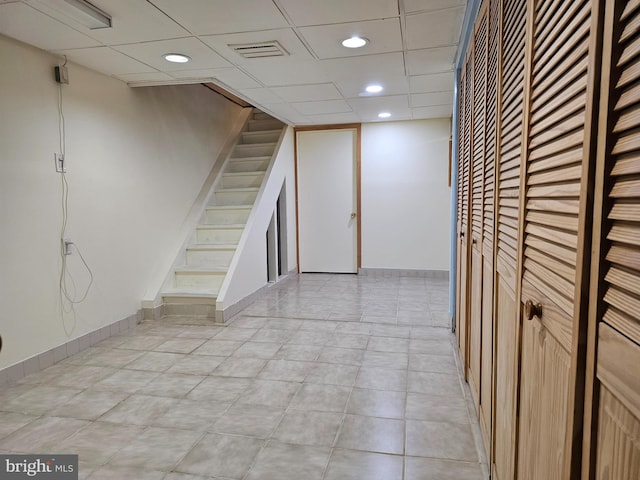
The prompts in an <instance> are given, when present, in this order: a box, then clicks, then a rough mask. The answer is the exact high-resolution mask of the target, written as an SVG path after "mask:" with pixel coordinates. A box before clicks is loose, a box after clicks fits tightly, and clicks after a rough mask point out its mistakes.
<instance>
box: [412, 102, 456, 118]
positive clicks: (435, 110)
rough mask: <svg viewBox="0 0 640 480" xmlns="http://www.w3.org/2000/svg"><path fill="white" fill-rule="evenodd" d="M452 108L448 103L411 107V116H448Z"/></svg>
mask: <svg viewBox="0 0 640 480" xmlns="http://www.w3.org/2000/svg"><path fill="white" fill-rule="evenodd" d="M452 112H453V108H452V107H451V106H450V105H437V106H435V107H419V108H414V109H413V118H414V119H416V120H417V119H419V118H449V117H451V115H452Z"/></svg>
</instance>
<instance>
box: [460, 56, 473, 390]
mask: <svg viewBox="0 0 640 480" xmlns="http://www.w3.org/2000/svg"><path fill="white" fill-rule="evenodd" d="M472 58H473V50H471V51H470V53H469V55H468V57H467V61H466V63H465V67H464V69H463V71H462V74H461V77H460V110H459V112H460V117H459V118H460V134H459V138H460V145H459V146H458V232H457V233H458V244H457V251H458V258H457V271H458V275H457V285H456V292H457V302H456V304H457V309H456V331H457V334H458V347H459V352H460V359H461V362H462V365H463V370H464V372H465V378H466V373H467V365H468V361H469V355H468V353H467V349H468V347H469V340H468V336H469V318H468V301H467V299H468V295H469V284H468V280H469V277H468V275H467V271H468V268H469V257H468V254H469V248H468V243H469V237H470V235H469V231H470V222H469V209H470V196H471V189H470V182H471V161H470V159H471V153H472V145H471V127H472V119H473V104H472V102H473V63H472V60H471V59H472Z"/></svg>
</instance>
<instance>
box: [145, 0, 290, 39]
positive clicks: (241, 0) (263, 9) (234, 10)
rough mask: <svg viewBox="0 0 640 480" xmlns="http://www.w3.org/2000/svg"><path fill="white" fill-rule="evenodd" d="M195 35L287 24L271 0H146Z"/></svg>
mask: <svg viewBox="0 0 640 480" xmlns="http://www.w3.org/2000/svg"><path fill="white" fill-rule="evenodd" d="M149 1H150V2H151V3H153V4H154V5H156V6H157V7H158V8H160V9H161V10H162V11H163V12H165V13H166V14H167V15H169V16H170V17H171V18H173V19H174V20H176V21H177V22H178V23H179V24H180V25H183V26H184V27H185V28H187V29H188V30H189V31H191V32H192V33H194V34H196V35H210V34H214V33H234V32H248V31H251V30H267V29H270V28H281V27H287V26H288V23H287V21H286V20H285V18H284V17H283V16H282V13H280V10H278V8H277V7H276V6H275V4H274V3H273V2H272V1H271V0H180V1H176V0H149Z"/></svg>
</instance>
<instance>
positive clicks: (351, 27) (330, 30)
mask: <svg viewBox="0 0 640 480" xmlns="http://www.w3.org/2000/svg"><path fill="white" fill-rule="evenodd" d="M299 31H300V33H301V34H302V36H303V37H304V38H305V40H306V41H307V43H308V44H309V46H310V47H311V49H312V50H313V51H314V52H315V54H316V55H317V56H318V58H338V57H354V56H359V55H370V54H373V53H388V52H400V51H402V33H401V31H400V20H399V19H398V18H386V19H383V20H371V21H368V22H358V23H338V24H334V25H321V26H315V27H302V28H300V29H299ZM354 35H358V36H360V37H365V38H367V39H368V40H369V43H368V44H367V45H365V46H364V47H362V48H345V47H343V46H342V45H341V43H340V42H341V41H342V40H344V39H345V38H349V37H352V36H354Z"/></svg>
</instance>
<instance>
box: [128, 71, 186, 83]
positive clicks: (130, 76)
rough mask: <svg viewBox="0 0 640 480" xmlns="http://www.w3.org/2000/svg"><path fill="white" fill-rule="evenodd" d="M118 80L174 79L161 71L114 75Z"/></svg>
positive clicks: (167, 80)
mask: <svg viewBox="0 0 640 480" xmlns="http://www.w3.org/2000/svg"><path fill="white" fill-rule="evenodd" d="M116 77H118V78H119V79H120V80H124V81H125V82H165V81H166V82H169V81H171V80H174V79H173V78H172V77H170V76H169V75H167V74H166V73H162V72H153V73H125V74H122V75H116Z"/></svg>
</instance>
